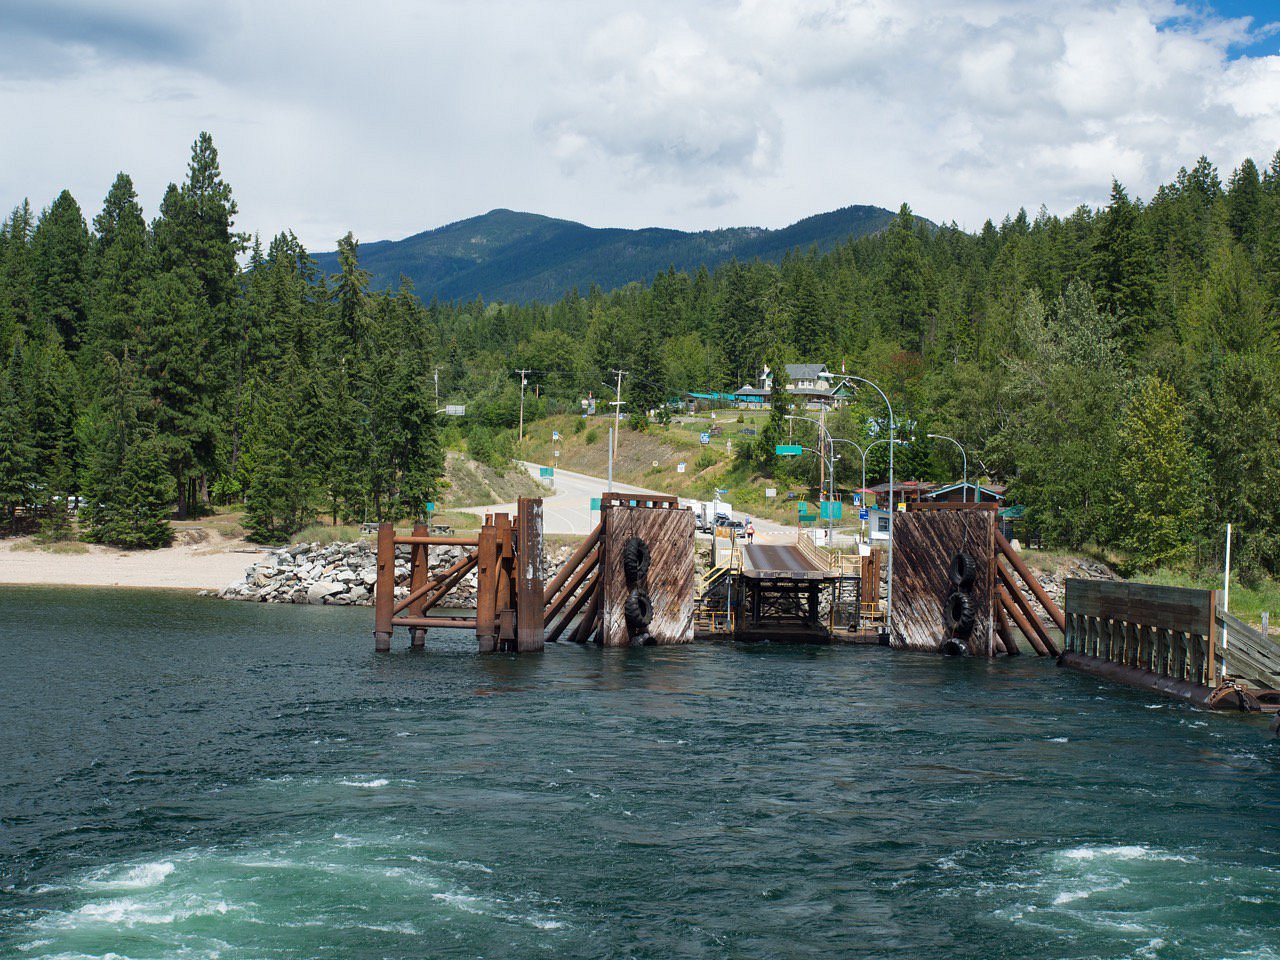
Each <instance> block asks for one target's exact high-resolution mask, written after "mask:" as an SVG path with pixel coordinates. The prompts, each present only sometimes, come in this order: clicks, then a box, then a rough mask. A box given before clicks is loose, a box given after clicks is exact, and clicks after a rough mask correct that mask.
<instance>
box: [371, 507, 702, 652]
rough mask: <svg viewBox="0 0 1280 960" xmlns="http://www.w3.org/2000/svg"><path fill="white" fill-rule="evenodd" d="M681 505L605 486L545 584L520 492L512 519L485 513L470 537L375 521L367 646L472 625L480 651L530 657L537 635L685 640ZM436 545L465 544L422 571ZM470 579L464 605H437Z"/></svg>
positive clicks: (688, 523)
mask: <svg viewBox="0 0 1280 960" xmlns="http://www.w3.org/2000/svg"><path fill="white" fill-rule="evenodd" d="M693 531H694V518H693V514H692V512H690V511H689V510H687V509H684V508H681V507H680V506H679V504H678V503H677V501H676V498H674V497H650V498H636V497H630V496H620V495H610V494H605V495H604V496H603V497H602V498H601V519H600V522H599V523H598V524H597V525H596V526H595V528H594V529H593V530H592V531H591V532H590V533H589V534H588V535H587V537H586V539H584V540H583V542H582V543H581V544H580V545H579V546H578V548H577V550H576V551H575V552H574V553H573V555H572V556H571V557H570V558H569V560H568V561H567V562H566V563H565V564H564V565H563V566H562V567H561V568H560V570H559V571H558V572H557V573H556V574H555V575H554V576H553V577H552V578H551V580H550V581H549V582H544V549H543V506H542V500H541V499H540V498H536V497H523V498H521V499H520V501H519V502H518V504H517V512H516V514H515V515H514V516H511V515H509V514H506V513H494V514H490V515H486V516H485V518H484V522H483V524H482V525H481V527H480V529H479V531H477V532H476V533H475V534H473V535H470V536H439V535H436V534H432V533H431V532H430V530H429V528H428V527H427V526H426V525H425V524H421V523H420V524H417V525H415V526H414V528H413V530H412V531H411V532H410V533H409V534H397V533H396V532H395V528H394V527H393V525H392V524H390V523H383V524H380V525H379V527H378V560H377V564H378V565H377V582H376V584H375V589H374V631H373V636H374V649H375V650H376V651H378V652H386V651H389V650H390V649H391V638H392V634H393V632H394V631H395V628H396V627H407V628H408V630H409V637H410V647H411V648H413V649H422V648H423V647H424V646H425V645H426V639H427V632H428V631H429V630H430V629H432V628H446V629H466V630H473V631H474V632H475V635H476V643H477V648H478V650H479V652H481V653H493V652H514V653H536V652H538V651H540V650H542V649H543V648H544V646H545V644H547V643H554V642H556V641H558V640H561V639H569V640H573V641H576V642H579V643H587V642H590V641H592V640H594V641H595V642H596V643H597V644H599V645H601V646H610V647H621V646H628V645H631V644H632V643H643V644H670V643H688V642H690V641H691V640H692V639H693V618H694V586H695V584H694V570H693ZM436 546H462V547H470V548H472V549H471V550H470V551H469V552H468V553H466V554H465V555H464V556H463V557H462V558H461V559H460V560H458V561H457V562H456V563H454V564H453V565H452V566H450V567H448V568H447V569H445V570H441V571H437V572H436V573H435V574H431V573H430V572H429V571H430V563H429V551H430V549H431V548H432V547H436ZM402 547H408V549H409V571H410V572H409V593H408V595H407V596H405V597H403V598H401V599H397V598H396V595H395V592H396V575H395V569H396V552H397V549H398V548H402ZM473 572H474V574H475V577H476V600H475V610H474V611H462V612H450V613H441V612H437V611H436V608H437V607H439V605H440V604H441V602H442V601H443V600H444V598H445V597H446V596H448V595H449V593H450V592H451V591H452V590H453V589H454V588H455V587H457V586H458V584H460V583H461V582H462V580H463V578H464V577H466V576H468V575H469V574H471V573H473Z"/></svg>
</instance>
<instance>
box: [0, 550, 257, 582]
mask: <svg viewBox="0 0 1280 960" xmlns="http://www.w3.org/2000/svg"><path fill="white" fill-rule="evenodd" d="M179 539H182V538H181V537H180V538H179ZM84 546H85V547H86V549H85V550H84V551H83V552H78V553H56V552H53V551H50V550H45V549H42V548H40V547H32V545H31V539H30V538H29V537H24V538H17V539H13V540H0V586H13V587H17V586H23V587H53V586H62V587H126V588H140V589H154V590H183V591H189V592H194V591H198V590H211V591H215V592H216V591H219V590H222V589H223V588H224V587H226V585H227V584H228V583H231V582H233V581H235V580H238V579H240V578H242V577H243V576H244V571H245V568H246V567H250V566H252V565H253V564H254V563H255V562H256V560H258V559H259V558H260V557H261V555H262V550H261V548H259V547H257V546H256V545H253V544H249V543H246V542H244V541H241V540H231V539H222V538H215V537H209V538H202V539H199V540H188V542H179V543H175V544H174V545H173V546H170V547H162V548H160V549H158V550H137V551H128V550H118V549H115V548H112V547H103V546H99V545H96V544H84Z"/></svg>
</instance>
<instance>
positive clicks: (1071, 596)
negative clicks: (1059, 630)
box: [1058, 579, 1280, 711]
mask: <svg viewBox="0 0 1280 960" xmlns="http://www.w3.org/2000/svg"><path fill="white" fill-rule="evenodd" d="M1065 643H1066V650H1065V651H1064V652H1063V654H1062V656H1061V657H1060V658H1059V660H1058V663H1059V665H1060V666H1064V667H1069V668H1071V669H1074V670H1081V671H1084V672H1085V673H1091V674H1094V675H1095V676H1100V677H1105V678H1107V679H1109V680H1115V681H1117V682H1120V683H1126V684H1129V685H1131V686H1138V687H1143V688H1146V689H1149V690H1155V691H1158V692H1160V693H1164V694H1168V695H1170V696H1175V697H1180V698H1181V699H1184V700H1188V701H1190V702H1192V703H1194V704H1196V705H1197V706H1202V707H1208V708H1210V709H1215V710H1246V711H1259V710H1266V711H1277V710H1280V650H1277V647H1276V645H1275V644H1274V643H1272V642H1271V641H1270V640H1269V639H1267V638H1265V637H1263V636H1262V635H1261V634H1260V633H1258V632H1257V631H1256V630H1254V629H1253V628H1252V627H1250V626H1248V625H1247V624H1245V623H1243V622H1241V621H1240V620H1238V619H1237V618H1235V617H1233V616H1231V615H1230V614H1229V613H1227V612H1226V611H1225V610H1223V609H1222V606H1221V602H1220V596H1219V593H1218V591H1216V590H1193V589H1189V588H1184V587H1162V586H1155V585H1152V584H1145V583H1113V582H1110V581H1102V580H1080V579H1071V580H1068V581H1067V596H1066V639H1065Z"/></svg>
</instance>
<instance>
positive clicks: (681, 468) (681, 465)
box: [676, 460, 686, 473]
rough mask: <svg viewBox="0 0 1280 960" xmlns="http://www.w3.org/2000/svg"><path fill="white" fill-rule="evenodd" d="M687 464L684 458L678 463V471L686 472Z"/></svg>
mask: <svg viewBox="0 0 1280 960" xmlns="http://www.w3.org/2000/svg"><path fill="white" fill-rule="evenodd" d="M685 466H686V464H685V462H684V461H683V460H681V461H680V462H679V463H677V464H676V473H684V468H685Z"/></svg>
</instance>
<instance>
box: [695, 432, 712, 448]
mask: <svg viewBox="0 0 1280 960" xmlns="http://www.w3.org/2000/svg"><path fill="white" fill-rule="evenodd" d="M698 439H699V440H701V441H702V445H703V446H704V447H705V446H706V445H707V444H708V443H710V442H711V434H709V433H702V434H700V435H699V436H698Z"/></svg>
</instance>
